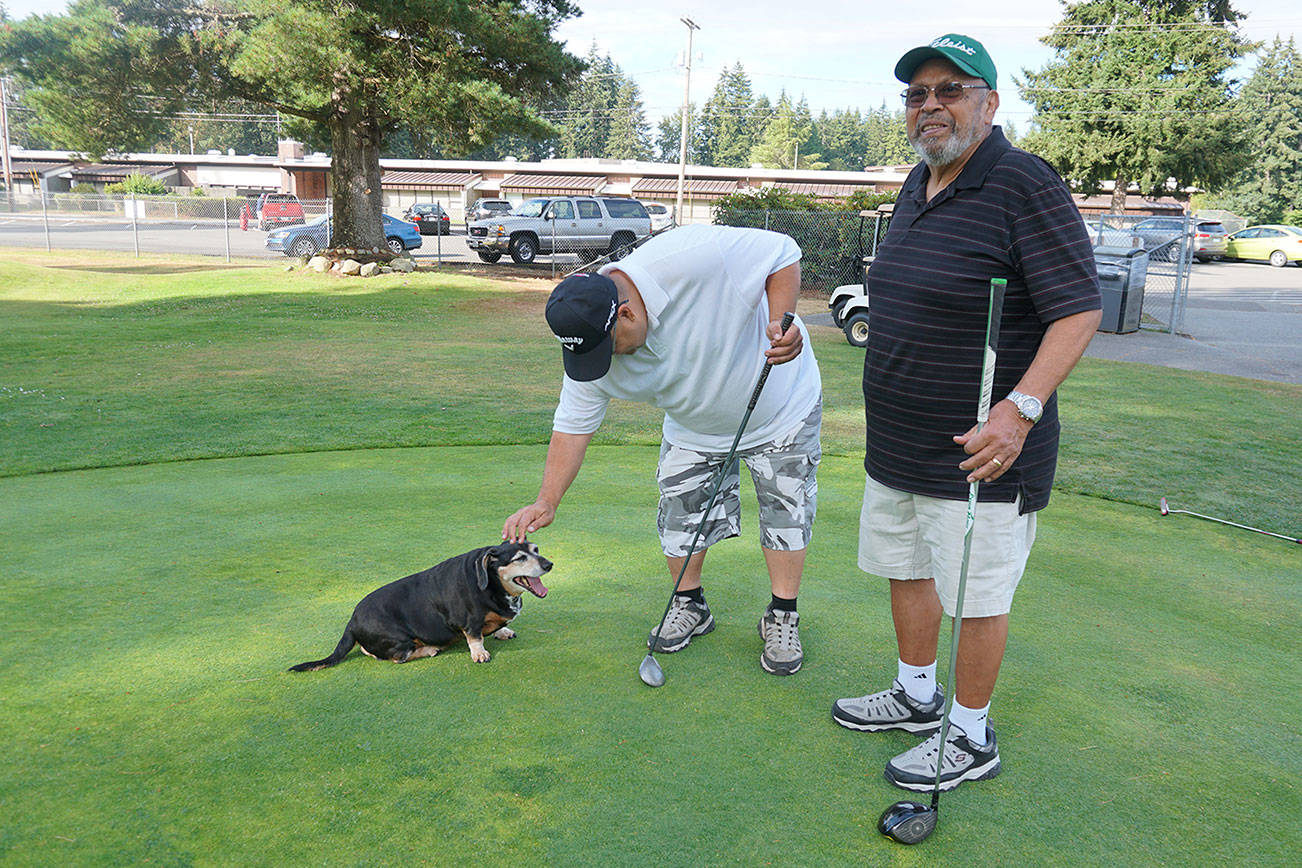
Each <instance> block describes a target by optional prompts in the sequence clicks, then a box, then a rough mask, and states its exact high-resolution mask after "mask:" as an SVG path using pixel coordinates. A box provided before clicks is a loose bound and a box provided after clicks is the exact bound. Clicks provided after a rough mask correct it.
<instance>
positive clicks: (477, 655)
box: [470, 648, 493, 663]
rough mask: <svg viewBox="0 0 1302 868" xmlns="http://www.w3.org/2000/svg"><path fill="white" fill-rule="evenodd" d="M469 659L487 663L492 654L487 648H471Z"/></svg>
mask: <svg viewBox="0 0 1302 868" xmlns="http://www.w3.org/2000/svg"><path fill="white" fill-rule="evenodd" d="M470 659H472V660H474V661H475V662H476V663H487V662H488V661H489V660H492V659H493V655H492V654H489V653H488V649H487V648H471V649H470Z"/></svg>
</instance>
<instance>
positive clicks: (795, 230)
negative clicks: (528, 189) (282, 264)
mask: <svg viewBox="0 0 1302 868" xmlns="http://www.w3.org/2000/svg"><path fill="white" fill-rule="evenodd" d="M330 211H331V201H330V200H329V199H320V200H302V201H297V202H295V203H294V204H293V205H292V206H289V207H284V206H283V204H282V207H279V208H275V207H268V208H267V209H265V210H264V211H263V212H262V213H261V214H260V213H259V212H258V210H257V199H256V198H244V197H238V198H236V197H227V198H219V197H208V196H181V195H167V196H135V195H130V194H127V195H105V194H79V193H44V194H23V193H8V194H0V244H3V245H8V246H20V247H44V248H45V249H46V250H54V249H89V250H118V251H134V253H135V254H136V255H140V254H141V253H142V252H147V253H195V254H201V255H208V256H222V257H224V258H225V259H226V260H227V261H230V260H231V259H232V258H249V257H267V258H278V257H283V256H284V255H285V254H284V252H282V251H281V250H279V249H276V250H269V249H268V248H267V244H266V241H267V233H268V232H273V231H276V230H277V229H283V228H286V227H294V226H300V225H301V226H307V225H308V224H310V223H312V221H314V220H316V219H317V218H319V217H324V216H326V215H328V214H329V213H330ZM391 216H394V217H401V216H402V215H398V214H394V215H391ZM727 219H728V222H729V224H730V225H735V226H753V227H757V228H761V229H769V230H772V231H775V232H782V233H784V234H786V235H790V236H791V237H792V238H793V239H794V240H795V241H796V243H797V244H799V245H800V249H801V251H802V252H803V258H802V260H801V275H802V279H803V283H804V286H805V287H806V288H809V289H814V290H818V291H822V292H828V293H830V292H831V290H832V289H834V288H835V287H837V286H841V285H845V284H853V283H859V282H861V281H862V279H863V262H864V258H865V257H871V256H873V255H875V254H876V252H877V245H878V244H879V243H880V242H881V239H882V238H883V237H884V236H885V234H886V228H887V226H888V225H889V222H890V216H889V215H888V214H879V213H872V214H868V215H866V216H860V215H859V214H857V213H854V212H833V211H730V212H728V217H727ZM576 222H577V223H582V222H583V221H576ZM1197 223H1198V221H1197V220H1195V219H1194V218H1192V217H1186V216H1178V217H1153V216H1151V215H1137V214H1105V215H1102V216H1101V217H1099V216H1093V217H1087V218H1085V226H1086V229H1087V230H1088V231H1089V233H1090V238H1091V240H1092V241H1093V242H1094V244H1095V248H1096V255H1097V256H1098V257H1099V261H1100V263H1102V262H1103V261H1104V259H1105V254H1104V253H1097V251H1100V250H1103V251H1116V250H1118V249H1123V248H1124V249H1125V250H1127V251H1139V254H1138V255H1143V256H1144V258H1145V262H1146V274H1145V276H1144V280H1143V282H1142V284H1140V285H1139V286H1137V287H1130V291H1131V292H1139V293H1142V295H1143V301H1142V316H1141V317H1140V323H1139V327H1140V328H1145V329H1156V330H1161V331H1169V332H1175V331H1178V330H1180V329H1181V327H1182V325H1183V319H1184V306H1185V301H1186V297H1187V295H1188V288H1189V272H1190V269H1191V267H1192V263H1193V261H1194V259H1195V257H1196V256H1198V255H1200V251H1199V248H1198V246H1197V244H1196V243H1195V227H1196V225H1197ZM547 228H548V229H550V231H549V232H547V231H544V232H540V233H538V234H536V235H529V236H527V237H522V238H520V239H517V240H515V241H513V242H512V243H511V244H510V245H509V246H506V247H503V248H500V249H491V250H490V249H486V248H483V247H472V246H471V244H470V243H468V242H477V241H479V240H480V238H482V236H480V238H474V237H471V236H468V235H467V234H466V233H467V231H468V230H467V227H466V226H465V225H464V224H452V225H451V226H450V227H449V229H448V233H447V234H433V235H427V236H424V237H423V238H422V243H421V246H420V247H419V248H417V249H415V250H413V251H411V252H412V254H413V255H414V256H415V257H416V258H417V259H419V260H420V261H423V262H429V263H432V264H445V263H450V264H456V265H458V266H459V267H463V268H471V269H482V270H484V272H485V273H486V274H491V273H494V272H500V271H501V270H502V269H503V268H507V267H511V268H513V270H514V272H515V273H520V272H523V273H526V274H529V275H533V276H538V277H546V278H559V277H560V276H562V275H564V274H568V273H569V272H571V271H574V270H575V269H578V268H580V267H582V266H585V265H587V264H589V263H593V262H600V261H605V259H617V258H618V257H619V256H620V255H621V253H622V252H624V251H625V250H626V249H627V247H628V246H629V244H631V243H632V242H633V241H634V239H632V238H627V239H625V238H621V239H618V240H617V241H616V243H613V244H612V242H611V239H610V238H608V237H596V236H593V237H586V236H584V235H581V234H577V231H576V230H572V227H570V225H569V223H567V222H566V221H550V225H549V226H548V227H547ZM476 229H478V227H475V228H474V229H471V230H470V231H472V232H473V231H475V230H476ZM483 231H491V228H490V229H488V230H483ZM317 246H318V247H324V246H326V244H325V242H324V239H323V238H322V239H318V241H317ZM603 257H604V258H605V259H603ZM1100 268H1101V273H1104V271H1106V267H1105V266H1104V265H1102V264H1101V265H1100Z"/></svg>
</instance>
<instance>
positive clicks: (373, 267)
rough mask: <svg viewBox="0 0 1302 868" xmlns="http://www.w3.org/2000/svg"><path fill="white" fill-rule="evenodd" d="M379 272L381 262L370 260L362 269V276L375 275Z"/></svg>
mask: <svg viewBox="0 0 1302 868" xmlns="http://www.w3.org/2000/svg"><path fill="white" fill-rule="evenodd" d="M379 273H380V263H378V262H368V263H366V264H365V265H363V266H362V269H361V275H362V277H375V275H377V274H379Z"/></svg>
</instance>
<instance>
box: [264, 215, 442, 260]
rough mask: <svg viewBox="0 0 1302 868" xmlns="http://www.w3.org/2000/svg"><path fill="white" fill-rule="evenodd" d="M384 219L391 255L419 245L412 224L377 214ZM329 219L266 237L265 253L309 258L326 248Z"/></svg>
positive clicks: (385, 234) (276, 232) (269, 233)
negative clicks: (279, 253)
mask: <svg viewBox="0 0 1302 868" xmlns="http://www.w3.org/2000/svg"><path fill="white" fill-rule="evenodd" d="M380 216H381V217H383V218H384V242H385V244H387V245H388V246H389V250H390V251H392V252H393V253H395V254H397V253H402V252H403V251H404V250H415V249H416V248H418V247H420V245H421V238H420V232H419V231H418V230H417V229H416V226H415V225H414V224H412V223H408V222H407V221H405V220H399V219H397V218H396V217H390V216H389V215H388V214H381V215H380ZM330 222H331V221H330V217H329V216H325V217H318V218H316V219H315V220H312V221H310V222H308V223H304V224H303V225H301V226H291V227H289V228H287V229H277V230H275V231H274V232H268V233H267V249H268V250H276V251H279V252H281V253H283V254H285V255H286V256H311V255H313V254H314V253H316V252H317V251H318V250H324V249H325V248H327V247H329V246H330Z"/></svg>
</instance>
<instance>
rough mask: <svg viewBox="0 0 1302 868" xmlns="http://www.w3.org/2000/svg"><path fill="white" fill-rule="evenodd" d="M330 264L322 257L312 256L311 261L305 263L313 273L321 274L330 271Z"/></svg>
mask: <svg viewBox="0 0 1302 868" xmlns="http://www.w3.org/2000/svg"><path fill="white" fill-rule="evenodd" d="M332 264H333V263H331V262H330V260H329V259H326V258H325V257H324V256H313V257H312V258H311V259H309V260H308V261H307V267H308V268H310V269H312V270H313V271H318V272H321V273H323V274H324V273H325V272H327V271H329V270H330V266H331V265H332Z"/></svg>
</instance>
